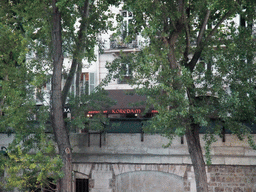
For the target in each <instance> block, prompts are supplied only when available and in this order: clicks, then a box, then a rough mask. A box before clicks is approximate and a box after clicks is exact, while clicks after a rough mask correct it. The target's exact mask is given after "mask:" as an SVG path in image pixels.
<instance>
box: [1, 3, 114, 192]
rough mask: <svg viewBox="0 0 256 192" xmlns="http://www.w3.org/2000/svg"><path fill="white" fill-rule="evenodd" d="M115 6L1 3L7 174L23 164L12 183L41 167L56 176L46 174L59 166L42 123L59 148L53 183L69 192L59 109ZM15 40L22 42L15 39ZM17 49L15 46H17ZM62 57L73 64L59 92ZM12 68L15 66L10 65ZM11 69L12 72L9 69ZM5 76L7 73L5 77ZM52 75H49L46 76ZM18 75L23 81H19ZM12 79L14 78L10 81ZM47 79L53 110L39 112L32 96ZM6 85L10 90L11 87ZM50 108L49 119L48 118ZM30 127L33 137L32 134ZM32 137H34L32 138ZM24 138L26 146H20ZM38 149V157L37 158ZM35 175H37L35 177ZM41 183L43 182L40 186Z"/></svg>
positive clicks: (68, 152) (64, 129)
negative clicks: (9, 138) (10, 137)
mask: <svg viewBox="0 0 256 192" xmlns="http://www.w3.org/2000/svg"><path fill="white" fill-rule="evenodd" d="M113 3H116V1H103V0H96V1H89V0H74V1H66V0H59V1H57V0H52V1H50V0H43V1H37V0H36V1H9V0H6V1H1V2H0V7H1V16H2V17H1V25H2V26H1V27H2V28H1V33H5V30H6V28H7V29H8V31H7V32H8V34H7V35H6V34H3V36H2V34H1V41H2V44H1V46H3V48H2V49H1V53H2V54H3V57H2V58H3V59H2V62H1V69H3V70H1V76H0V77H1V87H2V89H1V98H0V101H1V106H0V108H1V113H2V112H4V113H5V115H4V116H1V121H2V122H4V124H1V125H2V127H3V128H4V129H5V130H6V129H7V128H8V127H9V128H11V129H12V130H13V131H14V132H15V141H14V142H13V144H12V145H10V147H9V148H8V154H9V156H10V163H9V165H10V168H9V170H10V171H12V169H13V168H15V166H14V164H11V163H12V162H11V160H13V161H17V162H20V163H21V165H20V167H19V169H18V168H17V167H16V168H15V171H14V172H13V175H12V176H13V177H10V178H15V176H16V177H17V180H18V179H19V178H20V177H19V176H18V175H17V174H18V173H20V170H23V174H25V172H24V170H27V169H28V170H30V169H31V170H34V169H36V168H38V167H41V168H42V167H44V169H43V170H44V173H49V172H51V171H56V169H51V168H50V169H45V167H47V165H49V162H51V161H52V162H55V163H53V164H52V165H53V167H54V165H56V166H55V167H56V168H58V167H59V166H60V163H59V161H58V158H57V157H56V156H52V157H51V155H52V152H53V151H52V149H54V148H52V145H53V142H49V141H51V140H52V138H47V137H46V135H45V134H44V132H45V129H46V126H45V125H46V122H47V121H50V127H51V128H52V129H53V133H54V135H55V139H54V141H56V143H57V146H58V151H59V156H60V159H61V162H62V165H63V166H62V169H61V170H62V172H56V173H57V177H59V176H62V178H61V179H59V180H58V182H57V190H58V191H68V192H69V191H71V178H72V177H71V176H72V175H71V173H72V172H71V171H72V151H71V146H70V142H69V130H68V128H67V127H66V125H65V122H64V118H63V107H64V104H65V101H66V98H67V95H68V90H69V88H70V85H71V81H72V80H73V78H74V75H75V73H77V77H80V75H79V74H80V73H81V69H82V58H86V59H87V60H88V61H89V62H90V61H92V60H94V59H95V56H94V47H95V45H96V44H97V43H98V39H97V36H98V34H99V33H101V32H104V31H106V30H108V29H109V28H111V23H110V22H108V21H107V19H108V18H109V17H111V13H110V12H108V7H109V5H110V4H113ZM7 32H6V33H7ZM16 36H18V37H19V38H20V39H17V37H16ZM7 43H12V44H13V45H8V44H7ZM17 43H18V45H16V44H17ZM4 46H6V47H7V48H8V49H6V48H4ZM13 53H15V58H13V59H12V58H11V56H12V54H13ZM27 53H33V54H35V55H36V57H34V58H32V59H30V60H26V54H27ZM64 53H65V54H68V56H69V57H70V58H71V59H72V66H71V69H70V71H69V73H68V79H67V81H66V83H65V86H64V89H63V91H62V89H61V80H62V75H63V59H64V56H63V54H64ZM9 58H11V59H9ZM8 59H9V60H8ZM16 63H17V64H18V66H17V65H14V64H16ZM19 65H21V66H22V67H19ZM11 66H13V68H12V69H11V68H10V67H11ZM9 69H10V70H9ZM7 70H9V71H8V72H6V71H7ZM51 71H52V72H53V73H50V72H51ZM18 73H20V74H22V75H18ZM49 74H50V75H49ZM51 74H52V75H51ZM11 76H14V78H13V79H10V77H11ZM49 78H50V79H51V83H52V92H51V101H50V103H51V105H50V106H48V108H47V106H45V107H40V109H39V110H37V109H35V107H34V106H35V102H34V98H33V97H34V96H33V90H34V89H35V88H39V89H40V88H41V87H42V86H43V85H44V84H45V83H46V82H47V81H48V80H49ZM10 83H12V84H13V86H10V85H9V84H10ZM77 85H78V83H77ZM17 86H20V87H17ZM28 90H30V91H28ZM77 90H79V89H77ZM12 92H13V95H12V94H11V93H12ZM14 94H15V95H14ZM18 106H19V107H18ZM49 107H50V111H51V112H50V113H49V112H47V110H49ZM23 109H24V110H23ZM36 113H37V117H39V118H40V119H41V120H39V125H38V127H39V128H38V129H36V130H35V127H34V126H28V119H29V115H30V116H33V115H34V114H36ZM10 114H12V118H10ZM47 114H48V116H47ZM49 116H50V118H49ZM7 122H8V123H7ZM31 127H32V129H33V131H31ZM29 130H30V131H29ZM18 133H19V134H18ZM32 133H33V134H34V136H32V137H31V134H32ZM24 138H25V141H26V142H23V140H24ZM34 143H35V144H34ZM37 143H38V145H37ZM19 145H21V147H20V149H19V150H18V148H17V146H19ZM12 146H13V148H12ZM33 148H34V150H35V151H36V154H35V155H34V156H33V161H32V156H27V154H26V153H29V152H31V151H30V150H31V149H33ZM25 149H26V150H25ZM38 149H40V150H41V151H38V153H37V150H38ZM50 149H51V150H50ZM17 150H18V151H17ZM42 153H43V154H48V155H49V157H51V158H45V162H42V164H40V162H39V161H38V160H40V158H38V156H40V155H41V156H42ZM29 154H30V153H29ZM41 156H40V157H41ZM29 158H30V159H29ZM46 160H48V161H46ZM26 162H30V164H31V167H26V165H29V163H26ZM32 162H33V163H32ZM22 165H24V166H22ZM53 167H52V168H53ZM28 173H31V172H28ZM35 173H38V172H36V171H35ZM32 175H36V176H37V179H36V181H37V182H38V183H39V184H40V182H41V183H44V181H46V178H47V176H49V174H48V175H47V174H43V175H42V174H41V172H40V173H39V174H32ZM57 177H55V178H57ZM40 178H44V181H43V180H42V179H41V180H40ZM59 178H60V177H59ZM28 180H31V178H30V177H29V176H28V177H26V176H25V175H24V177H23V179H22V180H20V182H16V183H15V182H12V184H10V185H12V186H15V185H18V186H20V188H26V187H28V185H27V182H28ZM40 185H41V184H40Z"/></svg>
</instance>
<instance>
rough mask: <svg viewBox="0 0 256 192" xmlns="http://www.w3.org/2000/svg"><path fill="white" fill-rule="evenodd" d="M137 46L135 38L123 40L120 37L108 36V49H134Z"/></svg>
mask: <svg viewBox="0 0 256 192" xmlns="http://www.w3.org/2000/svg"><path fill="white" fill-rule="evenodd" d="M134 48H138V42H137V38H135V39H134V40H131V42H128V43H127V42H125V41H124V40H123V39H122V38H121V37H111V38H110V49H134Z"/></svg>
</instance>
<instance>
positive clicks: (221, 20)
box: [204, 10, 233, 44]
mask: <svg viewBox="0 0 256 192" xmlns="http://www.w3.org/2000/svg"><path fill="white" fill-rule="evenodd" d="M232 13H233V11H231V10H229V11H228V12H227V13H226V14H225V15H224V16H223V17H222V18H221V19H220V21H219V22H218V23H217V25H216V26H215V27H214V28H213V29H212V31H211V32H210V33H209V35H208V36H207V37H206V39H205V41H204V44H206V43H207V42H208V41H209V40H210V38H211V37H212V36H213V35H214V34H215V33H216V32H217V30H218V27H219V26H220V25H221V24H222V23H223V21H225V20H226V19H227V18H228V17H229V16H230V15H231V14H232Z"/></svg>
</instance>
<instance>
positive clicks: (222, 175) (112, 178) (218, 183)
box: [74, 163, 256, 192]
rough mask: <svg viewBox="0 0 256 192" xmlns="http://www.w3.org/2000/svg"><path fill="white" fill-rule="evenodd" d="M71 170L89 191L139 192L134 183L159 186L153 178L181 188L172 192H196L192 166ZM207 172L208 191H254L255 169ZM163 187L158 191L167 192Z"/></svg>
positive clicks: (217, 167)
mask: <svg viewBox="0 0 256 192" xmlns="http://www.w3.org/2000/svg"><path fill="white" fill-rule="evenodd" d="M74 171H75V172H76V173H80V174H84V175H87V176H88V179H89V187H90V192H122V191H123V189H127V190H125V191H126V192H129V191H134V190H135V189H139V191H140V192H142V191H144V189H143V190H141V188H143V187H141V186H140V184H137V183H136V181H138V183H140V182H141V185H143V182H149V183H150V181H151V180H152V181H154V180H155V181H156V182H155V183H152V186H153V187H156V185H157V183H159V181H158V180H157V179H156V178H162V179H163V180H165V181H166V183H165V185H166V188H171V187H172V186H175V184H176V186H177V184H178V183H179V185H180V186H181V187H180V188H179V189H176V191H173V192H180V191H182V192H183V191H184V192H196V185H195V178H194V172H193V167H192V166H191V165H167V164H164V165H163V164H162V165H161V164H107V163H106V164H75V165H74ZM206 171H207V177H208V178H207V179H208V182H209V192H256V166H242V165H241V166H236V165H212V166H208V167H206ZM78 175H79V174H78ZM147 177H148V178H149V179H147ZM77 178H78V177H77ZM123 181H125V182H124V183H123V186H122V185H121V183H122V182H123ZM160 181H161V180H160ZM159 186H161V185H159ZM156 188H157V187H156ZM162 188H163V189H162V190H160V191H166V190H164V187H162ZM120 190H121V191H120ZM146 191H148V190H146ZM152 192H154V191H152ZM156 192H159V191H156Z"/></svg>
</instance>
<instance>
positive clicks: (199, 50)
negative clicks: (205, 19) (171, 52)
mask: <svg viewBox="0 0 256 192" xmlns="http://www.w3.org/2000/svg"><path fill="white" fill-rule="evenodd" d="M232 13H233V10H232V11H231V10H230V11H228V12H227V13H226V14H225V15H224V16H223V17H222V18H221V19H220V20H219V22H218V23H217V25H216V26H215V27H214V28H213V30H212V31H211V32H210V33H209V35H208V36H207V37H206V38H205V40H204V42H201V43H200V44H199V45H197V48H196V51H195V53H194V55H193V58H192V59H191V61H190V62H189V64H188V65H186V67H188V68H189V70H190V71H191V72H192V71H193V70H194V68H195V66H196V63H197V61H198V59H199V58H200V56H201V53H202V51H203V48H204V46H205V45H206V44H207V42H208V41H209V40H210V38H211V37H212V36H213V35H214V34H215V33H216V32H217V30H218V27H219V26H220V25H221V24H222V23H223V21H224V20H226V19H227V18H228V17H229V16H230V15H231V14H232Z"/></svg>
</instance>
